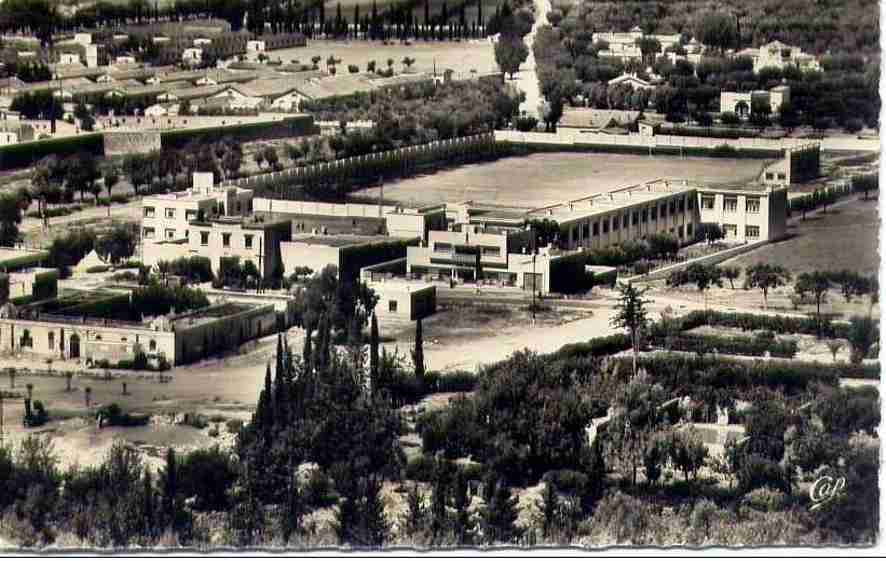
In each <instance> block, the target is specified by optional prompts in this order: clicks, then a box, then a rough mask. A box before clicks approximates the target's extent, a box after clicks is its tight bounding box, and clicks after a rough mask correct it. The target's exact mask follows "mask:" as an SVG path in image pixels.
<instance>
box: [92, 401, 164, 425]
mask: <svg viewBox="0 0 886 561" xmlns="http://www.w3.org/2000/svg"><path fill="white" fill-rule="evenodd" d="M98 414H99V416H101V418H102V423H103V424H105V425H107V426H109V427H140V426H144V425H147V424H148V422H149V421H150V420H151V417H150V415H133V414H130V413H124V412H123V410H122V409H121V408H120V406H119V405H118V404H116V403H111V404H110V405H105V406H104V407H102V408H101V409H99V411H98Z"/></svg>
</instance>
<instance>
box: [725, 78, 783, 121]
mask: <svg viewBox="0 0 886 561" xmlns="http://www.w3.org/2000/svg"><path fill="white" fill-rule="evenodd" d="M755 101H757V102H759V103H765V104H767V105H768V106H769V109H770V111H771V113H772V114H773V115H776V114H778V111H779V109H780V108H781V106H782V104H783V103H789V102H790V101H791V88H790V86H787V85H785V84H782V85H780V86H776V87H774V88H772V89H771V90H769V91H766V90H755V91H752V92H720V112H721V113H725V112H727V111H731V112H733V113H735V114H736V115H738V116H739V117H740V118H742V119H747V118H748V117H750V115H751V111H752V110H753V107H754V102H755Z"/></svg>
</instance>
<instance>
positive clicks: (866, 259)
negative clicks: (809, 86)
mask: <svg viewBox="0 0 886 561" xmlns="http://www.w3.org/2000/svg"><path fill="white" fill-rule="evenodd" d="M385 195H387V192H386V193H385ZM879 231H880V217H879V211H878V201H877V200H876V199H873V198H871V199H869V200H866V201H865V200H857V199H856V200H851V201H847V202H845V203H842V204H838V205H836V206H835V207H834V208H831V209H829V210H828V212H827V213H826V214H824V213H817V214H815V215H810V216H807V218H806V220H805V221H803V220H792V221H791V225H789V227H788V234H789V236H790V237H789V238H788V239H786V240H784V241H780V242H776V243H773V244H769V245H766V246H764V247H761V248H760V249H757V250H755V251H752V252H750V253H746V254H744V255H742V256H740V257H736V258H735V259H731V260H729V261H727V262H725V263H724V265H731V266H739V267H742V268H744V267H747V266H749V265H753V264H756V263H764V262H769V263H778V264H779V265H782V266H784V267H786V268H787V269H788V270H789V271H791V272H792V273H793V274H795V275H796V274H799V273H802V272H807V271H812V270H816V269H819V270H821V269H827V270H840V269H850V270H853V271H858V272H860V273H864V274H868V275H873V274H876V273H877V272H878V271H879V269H880V256H879V252H878V244H879Z"/></svg>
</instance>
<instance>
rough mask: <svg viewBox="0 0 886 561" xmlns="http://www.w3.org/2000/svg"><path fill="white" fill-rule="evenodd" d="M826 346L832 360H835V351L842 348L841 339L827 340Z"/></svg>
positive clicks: (837, 351)
mask: <svg viewBox="0 0 886 561" xmlns="http://www.w3.org/2000/svg"><path fill="white" fill-rule="evenodd" d="M827 347H828V350H829V351H830V352H831V356H832V357H834V362H837V353H839V352H840V351H841V350H842V349H843V341H839V340H836V339H830V340H828V342H827Z"/></svg>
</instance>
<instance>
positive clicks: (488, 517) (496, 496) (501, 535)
mask: <svg viewBox="0 0 886 561" xmlns="http://www.w3.org/2000/svg"><path fill="white" fill-rule="evenodd" d="M482 516H483V534H484V537H485V538H486V540H487V542H488V543H489V544H493V543H496V542H497V543H514V542H516V541H517V540H518V539H519V538H520V536H521V534H522V531H521V530H520V529H519V528H518V527H517V525H516V522H517V497H515V496H513V495H512V494H511V490H510V489H508V487H507V486H506V485H505V484H504V481H499V482H498V483H497V484H496V486H495V490H494V491H493V493H492V500H490V501H489V503H488V504H487V505H486V507H485V508H484V509H483V515H482Z"/></svg>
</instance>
